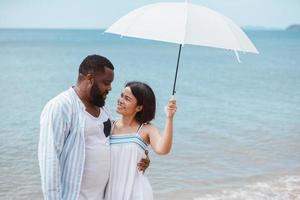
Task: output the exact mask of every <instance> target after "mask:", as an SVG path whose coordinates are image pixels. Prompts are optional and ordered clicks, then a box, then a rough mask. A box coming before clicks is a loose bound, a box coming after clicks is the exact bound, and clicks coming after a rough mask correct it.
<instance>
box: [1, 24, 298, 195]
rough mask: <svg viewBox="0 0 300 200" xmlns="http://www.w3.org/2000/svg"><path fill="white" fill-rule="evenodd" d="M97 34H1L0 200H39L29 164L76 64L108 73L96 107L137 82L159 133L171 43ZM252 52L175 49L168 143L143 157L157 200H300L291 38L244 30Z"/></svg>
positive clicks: (35, 173)
mask: <svg viewBox="0 0 300 200" xmlns="http://www.w3.org/2000/svg"><path fill="white" fill-rule="evenodd" d="M103 31H104V30H101V29H99V30H55V29H53V30H52V29H0V95H1V98H0V113H1V114H0V137H1V140H0V145H1V146H0V199H1V200H14V199H16V200H17V199H26V200H40V199H43V197H42V192H41V182H40V173H39V166H38V159H37V145H38V140H39V117H40V113H41V111H42V109H43V107H44V105H45V104H46V103H47V101H49V100H50V99H51V98H53V97H54V96H56V95H57V94H59V93H60V92H62V91H64V90H67V89H68V88H70V87H71V86H73V85H75V84H76V80H77V76H78V67H79V65H80V63H81V61H82V60H83V59H84V58H85V57H86V56H87V55H91V54H99V55H103V56H105V57H107V58H109V59H110V60H111V62H112V63H113V65H114V66H115V80H114V82H113V89H112V91H111V92H110V94H109V96H108V98H107V102H106V104H107V105H108V106H109V108H110V109H111V111H112V113H113V116H114V117H115V118H118V117H119V116H118V115H117V114H115V108H116V100H117V98H118V96H119V95H120V93H121V91H122V89H123V87H124V85H125V83H126V82H128V81H132V80H138V81H143V82H146V83H148V84H149V85H150V86H151V87H152V88H153V90H154V92H155V94H156V98H157V112H156V117H155V120H154V121H153V123H154V124H156V126H157V127H159V129H160V130H163V128H164V122H165V113H164V106H165V105H166V103H167V101H168V99H169V98H170V97H171V93H172V87H173V81H174V75H175V68H176V62H177V55H178V49H179V45H178V44H172V43H165V42H157V41H150V40H142V39H134V38H127V37H119V36H117V35H112V34H108V33H103ZM246 34H247V35H248V36H249V38H250V39H251V40H252V41H253V43H254V44H255V46H256V47H257V49H258V51H259V54H250V53H239V56H240V59H241V63H239V62H238V61H237V59H236V57H235V54H234V52H232V51H228V50H224V49H216V48H209V47H203V46H193V45H184V46H183V48H182V51H181V58H180V63H179V70H178V79H177V85H176V94H175V98H176V100H177V105H178V110H177V113H176V116H175V119H174V126H175V127H174V143H173V147H172V151H171V152H170V154H168V155H166V156H159V155H156V154H155V153H154V152H153V151H151V150H150V153H149V154H150V159H151V164H150V167H149V168H148V170H147V171H146V173H145V174H146V176H147V177H148V178H149V180H150V182H151V185H152V187H153V192H154V199H156V200H169V199H172V200H297V199H298V200H299V199H300V32H296V31H294V32H293V31H285V30H246Z"/></svg>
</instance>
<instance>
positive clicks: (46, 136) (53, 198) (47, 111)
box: [38, 102, 68, 200]
mask: <svg viewBox="0 0 300 200" xmlns="http://www.w3.org/2000/svg"><path fill="white" fill-rule="evenodd" d="M67 132H68V130H67V120H66V114H65V113H64V109H63V106H62V105H60V104H58V103H57V102H49V103H48V104H47V105H46V106H45V108H44V109H43V111H42V114H41V118H40V139H39V147H38V159H39V166H40V172H41V181H42V190H43V195H44V199H46V200H61V199H62V187H61V181H62V180H61V177H62V176H61V173H62V172H61V168H60V161H59V157H60V154H61V152H62V148H63V145H64V139H65V136H66V134H67Z"/></svg>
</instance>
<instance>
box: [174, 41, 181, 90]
mask: <svg viewBox="0 0 300 200" xmlns="http://www.w3.org/2000/svg"><path fill="white" fill-rule="evenodd" d="M181 46H182V44H180V46H179V52H178V58H177V66H176V72H175V79H174V85H173V92H172V95H173V96H174V94H175V93H176V91H175V87H176V81H177V73H178V66H179V60H180V54H181Z"/></svg>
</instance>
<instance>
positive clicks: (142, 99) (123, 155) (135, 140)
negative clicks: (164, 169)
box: [107, 82, 176, 200]
mask: <svg viewBox="0 0 300 200" xmlns="http://www.w3.org/2000/svg"><path fill="white" fill-rule="evenodd" d="M155 109H156V102H155V95H154V93H153V91H152V89H151V88H150V87H149V86H148V85H147V84H145V83H142V82H129V83H127V84H126V86H125V88H124V90H123V92H122V94H121V96H120V97H119V99H118V105H117V112H118V113H119V114H120V115H121V119H120V120H117V121H116V122H115V123H114V126H113V128H112V135H111V138H110V144H111V145H110V146H111V147H110V148H111V172H110V179H109V185H108V190H107V199H108V200H121V199H122V200H150V199H153V194H152V188H151V186H150V184H149V181H148V179H147V178H146V177H145V176H144V174H143V173H142V172H139V170H138V166H137V165H136V163H138V161H139V160H140V159H141V158H143V157H144V156H145V150H146V149H147V146H148V145H151V147H152V149H153V150H154V151H155V152H156V153H157V154H160V155H164V154H167V153H169V152H170V150H171V147H172V138H173V117H174V114H175V112H176V101H175V100H170V101H169V102H168V104H167V106H166V108H165V112H166V123H165V129H164V133H163V136H161V135H160V133H159V130H158V128H157V127H155V126H154V125H153V124H151V123H150V121H151V120H152V119H153V118H154V116H155Z"/></svg>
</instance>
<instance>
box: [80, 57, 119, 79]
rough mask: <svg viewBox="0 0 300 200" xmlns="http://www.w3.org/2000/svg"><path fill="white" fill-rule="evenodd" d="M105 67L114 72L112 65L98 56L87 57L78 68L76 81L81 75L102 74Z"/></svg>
mask: <svg viewBox="0 0 300 200" xmlns="http://www.w3.org/2000/svg"><path fill="white" fill-rule="evenodd" d="M105 67H107V68H109V69H111V70H114V66H113V64H112V63H111V62H110V61H109V60H108V59H107V58H105V57H103V56H100V55H89V56H87V57H86V58H85V59H84V60H83V61H82V63H81V64H80V66H79V77H78V79H80V77H81V76H82V75H87V74H94V73H97V72H104V68H105Z"/></svg>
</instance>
